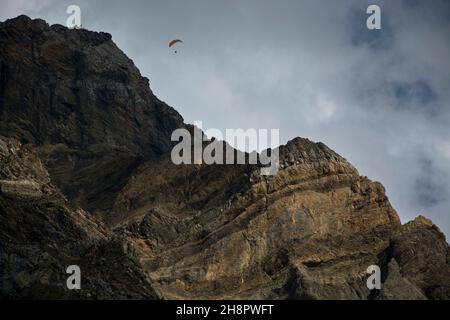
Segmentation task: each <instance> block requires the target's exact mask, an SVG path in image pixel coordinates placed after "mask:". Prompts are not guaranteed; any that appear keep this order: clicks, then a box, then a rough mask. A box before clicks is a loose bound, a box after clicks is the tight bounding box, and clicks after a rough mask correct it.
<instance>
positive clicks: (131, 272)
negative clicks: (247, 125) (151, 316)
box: [0, 16, 450, 299]
mask: <svg viewBox="0 0 450 320" xmlns="http://www.w3.org/2000/svg"><path fill="white" fill-rule="evenodd" d="M179 127H186V128H188V129H190V130H193V128H192V126H189V125H185V124H184V123H183V120H182V118H181V116H180V115H179V114H178V113H177V112H176V111H175V110H174V109H173V108H171V107H169V106H167V105H166V104H165V103H164V102H162V101H160V100H158V99H157V98H156V96H155V95H154V94H153V93H152V91H151V90H150V88H149V83H148V80H147V79H146V78H144V77H142V76H141V74H140V72H139V70H138V69H137V68H136V67H135V66H134V64H133V62H132V61H131V60H130V59H129V58H128V57H127V56H126V55H125V54H124V53H123V52H122V51H121V50H120V49H118V48H117V47H116V45H115V44H114V43H113V41H112V40H111V36H110V35H108V34H105V33H97V32H91V31H87V30H69V29H67V28H65V27H63V26H60V25H54V26H49V25H48V24H47V23H45V22H44V21H43V20H39V19H35V20H32V19H29V18H28V17H25V16H20V17H18V18H15V19H11V20H8V21H6V22H4V23H1V24H0V222H1V223H0V249H2V250H0V258H1V261H0V262H1V263H0V267H1V268H3V270H0V272H1V271H3V274H8V275H10V276H8V277H6V279H2V278H0V280H1V281H2V282H1V283H0V297H28V298H41V297H52V298H55V297H57V298H73V297H77V298H85V299H89V298H143V299H148V298H188V299H197V298H207V299H221V298H229V299H230V298H232V299H238V298H252V299H266V298H270V299H400V298H401V299H448V298H449V297H450V248H449V246H448V244H447V242H446V241H445V237H444V235H443V234H442V233H441V232H440V231H439V229H438V228H437V227H436V226H434V225H433V224H432V223H431V222H430V221H429V220H427V219H426V218H423V217H419V218H417V219H416V220H414V221H412V222H410V223H407V224H406V225H403V226H402V225H401V223H400V219H399V217H398V215H397V213H396V211H395V210H394V208H392V206H391V204H390V202H389V199H388V197H387V196H386V193H385V189H384V187H383V186H382V185H381V183H378V182H373V181H371V180H370V179H368V178H367V177H361V176H360V175H359V174H358V171H357V170H356V169H355V168H354V167H353V166H352V165H351V164H350V163H349V162H348V161H346V160H345V159H344V158H342V157H341V156H339V155H338V154H337V153H335V152H334V151H332V150H331V149H329V148H328V147H327V146H325V145H324V144H322V143H315V142H312V141H310V140H308V139H303V138H295V139H293V140H292V141H290V142H288V143H287V144H286V145H285V146H280V147H279V155H280V170H279V171H278V173H277V174H276V175H274V176H270V177H266V176H261V175H260V174H259V170H258V169H259V167H258V166H256V165H205V164H202V165H175V164H173V163H172V161H171V160H170V150H171V146H172V142H171V141H170V135H171V133H172V131H173V130H174V129H175V128H179ZM224 147H225V143H224ZM66 199H67V200H66ZM73 263H75V264H78V265H79V266H80V267H81V269H82V270H87V272H86V273H85V278H84V279H85V280H83V281H85V282H84V283H85V284H86V285H85V286H84V288H83V290H81V293H80V294H79V295H75V296H74V294H73V293H70V292H67V290H64V287H62V286H61V281H62V279H63V277H64V276H65V273H64V272H63V271H64V268H65V266H67V265H69V264H73ZM374 264H375V265H378V266H380V268H381V270H382V271H383V277H382V281H383V285H384V287H383V288H384V289H383V290H382V291H381V292H378V291H373V290H372V291H370V290H369V289H368V288H367V286H366V278H367V274H366V270H367V267H368V266H370V265H374ZM5 270H6V271H5Z"/></svg>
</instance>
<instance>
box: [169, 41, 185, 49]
mask: <svg viewBox="0 0 450 320" xmlns="http://www.w3.org/2000/svg"><path fill="white" fill-rule="evenodd" d="M177 42H183V40H180V39H174V40H172V41H170V42H169V48H170V47H171V46H173V45H174V44H175V43H177Z"/></svg>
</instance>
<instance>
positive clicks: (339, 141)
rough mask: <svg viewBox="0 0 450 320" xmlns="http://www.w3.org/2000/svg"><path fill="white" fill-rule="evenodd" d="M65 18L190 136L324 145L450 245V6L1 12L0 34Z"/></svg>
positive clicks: (58, 6)
mask: <svg viewBox="0 0 450 320" xmlns="http://www.w3.org/2000/svg"><path fill="white" fill-rule="evenodd" d="M69 4H77V5H79V6H80V7H81V12H82V17H81V18H82V25H83V27H84V28H86V29H90V30H96V31H105V32H109V33H111V34H112V37H113V41H114V42H115V43H116V44H117V45H118V46H119V47H120V48H121V49H122V50H123V51H124V52H125V53H126V54H127V55H128V56H129V57H130V58H131V59H133V61H134V62H135V64H136V65H137V67H138V68H139V69H140V70H141V73H142V74H143V75H144V76H146V77H148V78H149V79H150V86H151V88H152V90H153V92H154V93H155V94H156V95H157V96H158V97H159V98H160V99H161V100H164V101H166V102H167V103H168V104H169V105H171V106H173V107H174V108H175V109H177V110H178V111H179V112H180V113H181V114H182V116H183V117H184V119H185V121H186V122H189V123H192V122H193V121H194V120H201V121H203V129H207V128H219V129H225V128H255V129H260V128H265V129H271V128H279V129H280V136H281V143H283V144H284V143H286V142H287V141H288V140H290V139H292V138H294V137H297V136H301V137H306V138H309V139H312V140H314V141H322V142H324V143H325V144H327V145H328V146H329V147H331V148H332V149H334V150H335V151H336V152H338V153H339V154H341V155H342V156H344V157H345V158H347V159H348V160H349V161H350V162H351V163H352V164H354V165H355V166H356V167H357V168H358V170H359V172H360V174H361V175H367V176H368V177H369V178H371V179H372V180H377V181H380V182H382V183H383V185H384V186H385V187H386V190H387V194H388V196H389V198H390V200H391V202H392V204H393V206H394V208H395V209H396V210H397V211H398V213H399V214H400V217H401V219H402V222H406V221H408V220H410V219H412V218H414V217H415V216H417V215H418V214H423V215H425V216H427V217H429V218H431V219H432V220H433V221H434V222H435V223H436V224H437V225H438V226H439V227H440V228H441V230H443V231H444V232H445V233H446V234H447V237H449V236H450V64H449V63H450V1H448V0H427V1H425V0H423V1H420V0H409V1H406V0H404V1H402V0H391V1H376V0H372V1H365V0H347V1H339V0H329V1H319V0H314V1H313V0H311V1H300V0H278V1H275V0H271V1H269V0H241V1H237V0H227V1H225V0H220V1H218V0H178V1H173V0H164V1H162V0H161V1H148V0H146V1H133V0H129V1H92V2H88V1H59V0H58V1H57V0H34V1H32V0H28V1H24V0H19V1H18V0H10V1H5V0H0V20H5V19H7V18H11V17H15V16H17V15H19V14H27V15H29V16H31V17H33V18H38V17H39V18H43V19H45V20H47V21H48V22H49V23H51V24H53V23H60V24H65V21H66V19H67V17H68V15H67V14H66V8H67V6H68V5H69ZM369 4H378V5H380V7H381V9H382V16H381V18H382V29H381V30H375V31H369V30H368V29H367V28H366V19H367V17H368V15H367V14H366V8H367V6H368V5H369ZM174 38H181V39H183V41H184V43H182V44H179V45H177V51H178V53H177V54H175V53H174V52H173V51H174V50H172V49H169V48H168V46H167V43H168V41H169V40H171V39H174Z"/></svg>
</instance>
